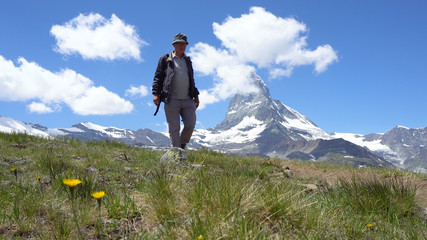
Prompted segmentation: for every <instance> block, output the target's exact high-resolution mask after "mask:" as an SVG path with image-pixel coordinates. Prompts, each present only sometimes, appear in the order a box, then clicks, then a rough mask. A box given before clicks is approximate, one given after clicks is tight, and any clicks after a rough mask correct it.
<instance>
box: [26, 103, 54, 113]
mask: <svg viewBox="0 0 427 240" xmlns="http://www.w3.org/2000/svg"><path fill="white" fill-rule="evenodd" d="M27 108H28V110H29V111H30V112H32V113H51V112H54V110H53V109H52V108H51V107H49V106H46V104H44V103H37V102H32V103H31V104H30V105H28V106H27Z"/></svg>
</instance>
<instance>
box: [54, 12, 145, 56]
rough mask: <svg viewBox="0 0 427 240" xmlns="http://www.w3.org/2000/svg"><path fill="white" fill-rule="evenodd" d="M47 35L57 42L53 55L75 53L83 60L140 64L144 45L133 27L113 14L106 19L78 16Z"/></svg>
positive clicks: (57, 26) (93, 16)
mask: <svg viewBox="0 0 427 240" xmlns="http://www.w3.org/2000/svg"><path fill="white" fill-rule="evenodd" d="M50 33H51V34H52V35H53V36H54V37H55V38H56V41H57V43H56V44H57V45H56V47H55V49H54V50H55V51H57V52H59V53H61V54H64V55H72V54H74V53H78V54H80V55H81V56H82V57H83V58H84V59H102V60H115V59H131V58H133V59H136V60H141V56H140V47H142V46H145V45H148V43H146V42H145V41H143V40H141V39H140V38H139V36H138V34H137V32H136V30H135V27H134V26H131V25H128V24H126V23H125V22H124V21H122V20H121V19H120V18H118V17H117V16H116V15H114V14H112V16H111V18H110V19H106V18H104V17H103V16H101V15H100V14H98V13H97V14H94V13H90V14H87V15H83V14H80V15H79V16H77V17H75V18H73V19H72V20H70V21H69V22H66V23H65V24H64V25H54V26H52V28H51V30H50Z"/></svg>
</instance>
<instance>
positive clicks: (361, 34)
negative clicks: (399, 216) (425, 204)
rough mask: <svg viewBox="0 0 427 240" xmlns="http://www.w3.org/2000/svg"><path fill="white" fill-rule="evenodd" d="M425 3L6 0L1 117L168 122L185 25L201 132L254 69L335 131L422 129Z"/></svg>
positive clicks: (426, 78) (1, 14) (61, 124)
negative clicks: (167, 70) (157, 98)
mask: <svg viewBox="0 0 427 240" xmlns="http://www.w3.org/2000/svg"><path fill="white" fill-rule="evenodd" d="M426 12H427V2H426V1H415V0H409V1H396V0H384V1H372V0H371V1H367V0H361V1H341V0H336V1H328V0H326V1H315V0H307V1H305V0H298V1H297V0H294V1H287V0H258V1H251V0H249V1H222V0H220V1H202V0H193V1H187V0H182V1H169V0H166V1H120V2H119V1H105V0H104V1H80V0H76V1H50V0H49V1H47V0H45V1H41V0H31V1H30V0H28V1H21V0H15V1H2V4H1V7H0V31H1V32H0V115H2V116H8V117H12V118H14V119H17V120H21V121H24V122H31V123H39V124H41V125H43V126H47V127H49V128H65V127H70V126H71V125H73V124H76V123H79V122H92V123H95V124H99V125H102V126H115V127H119V128H128V129H133V130H136V129H139V128H150V129H153V130H157V131H165V130H166V125H165V117H164V113H163V111H161V112H160V113H159V114H158V116H157V117H154V116H153V113H154V110H155V107H154V106H153V104H152V95H151V84H152V79H153V76H154V71H155V68H156V66H157V62H158V59H159V57H160V56H161V55H163V54H165V53H168V52H170V51H171V50H172V46H171V42H172V38H173V36H174V35H175V34H176V33H178V32H183V33H185V34H187V36H188V40H189V42H190V44H189V46H188V47H187V53H188V54H189V55H191V57H192V59H193V63H194V65H195V70H196V85H197V87H198V88H199V90H203V95H202V96H201V99H200V100H201V102H202V104H203V105H202V109H199V110H198V111H197V117H198V125H197V128H208V127H214V126H215V125H216V124H218V123H219V122H220V121H221V120H223V119H224V117H225V113H226V110H227V107H228V103H229V100H230V98H231V97H232V96H233V94H235V93H236V92H242V91H243V92H244V91H250V89H251V88H250V86H251V85H250V83H248V82H246V81H245V76H246V74H247V73H248V72H250V71H256V72H257V74H258V75H259V76H260V77H261V78H262V79H264V81H265V82H266V84H267V85H268V87H269V88H270V93H271V95H272V97H273V98H274V99H278V100H281V101H282V102H283V103H284V104H286V105H287V106H289V107H291V108H293V109H295V110H297V111H299V112H300V113H302V114H304V115H305V116H307V117H308V118H310V119H311V120H312V121H313V122H314V123H316V124H317V125H318V126H319V127H320V128H322V129H323V130H325V131H327V132H347V133H361V134H366V133H373V132H385V131H387V130H390V129H391V128H393V127H395V126H397V125H402V126H406V127H410V128H420V127H426V126H427V111H426V109H427V94H426V91H427V60H426V56H427V44H426V43H427V14H425V13H426Z"/></svg>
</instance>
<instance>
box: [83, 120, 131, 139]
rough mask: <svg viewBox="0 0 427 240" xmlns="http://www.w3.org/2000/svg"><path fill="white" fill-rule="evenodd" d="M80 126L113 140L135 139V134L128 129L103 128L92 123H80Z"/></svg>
mask: <svg viewBox="0 0 427 240" xmlns="http://www.w3.org/2000/svg"><path fill="white" fill-rule="evenodd" d="M80 126H83V127H84V128H86V129H88V130H93V131H96V132H99V133H102V134H105V135H107V136H109V137H111V138H127V137H130V138H135V137H134V136H133V132H132V131H131V130H128V129H120V128H116V127H103V126H100V125H97V124H94V123H91V122H85V123H80Z"/></svg>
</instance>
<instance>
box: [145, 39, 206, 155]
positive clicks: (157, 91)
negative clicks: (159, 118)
mask: <svg viewBox="0 0 427 240" xmlns="http://www.w3.org/2000/svg"><path fill="white" fill-rule="evenodd" d="M172 45H173V47H174V48H175V49H174V50H173V51H172V52H171V53H170V54H166V55H164V56H162V57H161V58H160V60H159V64H158V65H157V69H156V73H155V75H154V80H153V88H152V92H153V102H154V104H155V105H156V106H157V108H158V107H159V105H160V103H161V102H162V101H163V102H164V103H165V107H164V109H165V114H166V120H167V122H168V127H169V136H170V139H171V145H172V147H180V148H182V149H184V148H185V146H186V145H187V143H188V142H189V141H190V138H191V135H192V134H193V130H194V127H195V125H196V109H197V108H198V107H199V91H198V90H197V88H196V86H195V82H194V76H193V65H192V63H191V60H190V58H189V57H187V56H186V55H185V49H186V47H187V45H188V42H187V36H185V34H183V33H178V34H176V35H175V37H174V38H173V42H172ZM180 117H181V118H182V121H183V122H184V129H183V130H182V132H181V134H180V132H179V131H180Z"/></svg>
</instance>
